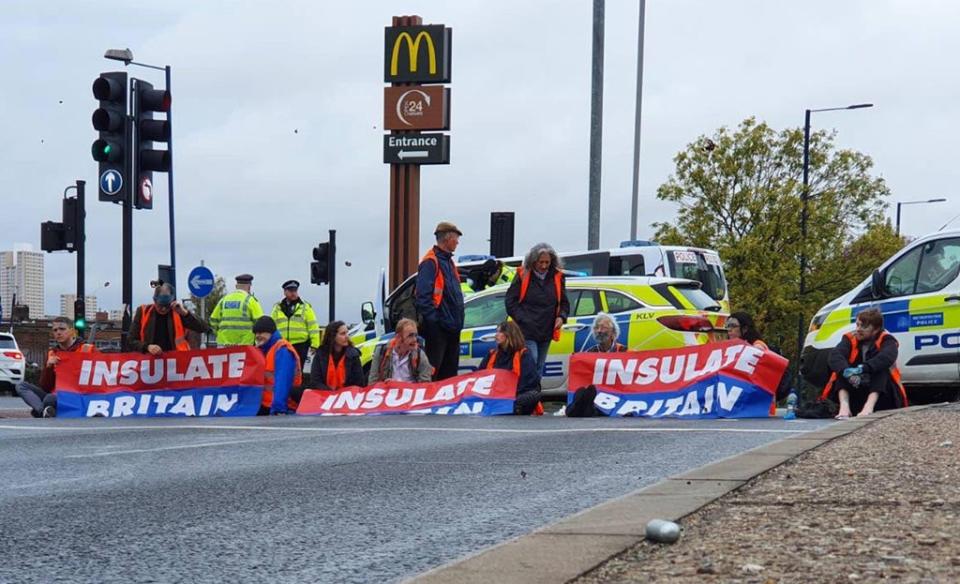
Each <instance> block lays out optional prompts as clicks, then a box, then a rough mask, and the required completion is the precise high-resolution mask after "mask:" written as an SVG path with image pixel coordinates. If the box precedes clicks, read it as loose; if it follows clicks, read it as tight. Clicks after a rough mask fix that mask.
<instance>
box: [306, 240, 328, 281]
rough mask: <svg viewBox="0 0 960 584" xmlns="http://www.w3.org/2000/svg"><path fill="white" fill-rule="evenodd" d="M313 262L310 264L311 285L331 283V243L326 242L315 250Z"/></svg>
mask: <svg viewBox="0 0 960 584" xmlns="http://www.w3.org/2000/svg"><path fill="white" fill-rule="evenodd" d="M313 259H314V260H315V261H313V262H312V263H311V264H310V283H312V284H327V283H329V282H330V267H331V265H330V264H331V262H330V242H328V241H324V242H323V243H321V244H318V245H317V247H315V248H313Z"/></svg>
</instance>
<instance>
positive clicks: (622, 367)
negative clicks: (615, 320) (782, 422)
mask: <svg viewBox="0 0 960 584" xmlns="http://www.w3.org/2000/svg"><path fill="white" fill-rule="evenodd" d="M786 368H787V360H786V359H784V358H783V357H781V356H780V355H777V354H776V353H774V352H772V351H767V350H763V349H759V348H757V347H754V346H753V345H749V344H747V343H745V342H743V341H739V340H737V341H724V342H721V343H711V344H709V345H696V346H692V347H683V348H680V349H663V350H657V351H639V352H631V353H577V354H575V355H573V356H571V358H570V377H569V380H568V384H567V387H568V393H567V403H568V404H569V403H572V402H573V396H574V393H575V391H576V390H577V389H579V388H581V387H586V386H588V385H593V386H595V387H596V388H597V397H596V399H595V400H594V402H593V405H594V407H595V408H596V409H597V411H599V412H602V413H604V414H606V415H608V416H642V417H648V418H759V417H766V416H769V415H770V407H771V404H772V403H773V401H774V399H775V396H776V392H777V386H778V385H779V384H780V378H781V377H783V374H784V371H786Z"/></svg>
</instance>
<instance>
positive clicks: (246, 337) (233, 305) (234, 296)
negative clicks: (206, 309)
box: [210, 274, 263, 347]
mask: <svg viewBox="0 0 960 584" xmlns="http://www.w3.org/2000/svg"><path fill="white" fill-rule="evenodd" d="M236 280H237V289H236V290H234V291H233V292H231V293H229V294H227V295H226V296H224V297H223V298H221V299H220V302H218V303H217V306H216V307H215V308H214V309H213V312H212V313H211V314H210V326H212V327H213V330H215V331H216V333H217V346H218V347H230V346H233V345H252V344H253V332H251V330H252V329H251V327H252V326H253V323H254V322H256V320H257V319H258V318H260V317H261V316H263V308H261V307H260V302H259V301H257V298H256V297H255V296H254V295H253V294H251V292H250V289H251V288H252V285H253V276H251V275H250V274H240V275H239V276H237V278H236Z"/></svg>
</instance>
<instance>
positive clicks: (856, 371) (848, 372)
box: [843, 365, 863, 379]
mask: <svg viewBox="0 0 960 584" xmlns="http://www.w3.org/2000/svg"><path fill="white" fill-rule="evenodd" d="M862 373H863V365H857V366H856V367H847V368H846V369H844V370H843V376H844V377H846V378H847V379H850V378H851V377H853V376H854V375H857V376H859V375H861V374H862Z"/></svg>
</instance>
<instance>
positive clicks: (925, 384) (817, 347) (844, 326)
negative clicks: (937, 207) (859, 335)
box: [800, 230, 960, 396]
mask: <svg viewBox="0 0 960 584" xmlns="http://www.w3.org/2000/svg"><path fill="white" fill-rule="evenodd" d="M868 308H879V309H880V311H881V312H882V313H883V324H884V328H886V330H887V331H888V332H890V333H891V334H893V335H894V336H895V337H896V338H897V340H898V341H899V342H900V355H899V358H898V359H897V366H898V367H899V369H900V372H901V374H902V375H903V383H904V385H905V386H906V387H907V389H908V390H910V391H911V393H913V394H914V395H916V396H920V395H922V394H924V393H932V392H934V391H940V390H944V389H948V390H949V393H952V394H954V395H956V394H957V393H958V392H960V230H953V231H945V232H939V233H934V234H932V235H927V236H926V237H922V238H920V239H917V240H915V241H912V242H910V243H909V244H908V245H907V246H905V247H904V248H903V249H901V250H900V251H898V252H897V253H896V254H894V255H893V257H891V258H890V259H888V260H887V261H886V262H884V263H883V264H882V265H881V266H880V268H879V269H877V270H875V271H874V272H873V274H872V275H871V276H870V277H869V278H867V279H866V280H864V281H863V282H861V283H860V285H858V286H857V287H855V288H854V289H852V290H850V291H849V292H847V293H846V294H844V295H843V296H841V297H840V298H837V299H836V300H834V301H833V302H830V303H829V304H827V305H826V306H824V307H823V308H821V309H820V310H819V311H818V312H817V314H816V315H815V316H814V317H813V320H812V321H811V322H810V329H809V332H808V333H807V338H806V343H805V346H804V348H803V353H802V354H801V362H800V371H801V373H802V374H803V377H804V379H806V380H807V381H808V382H810V383H811V384H813V385H814V386H816V387H823V386H824V385H825V383H826V381H827V377H828V376H829V371H828V369H827V356H828V354H829V352H830V350H831V349H833V347H835V346H836V345H837V343H839V342H840V339H841V338H842V337H843V335H844V334H845V333H848V332H850V331H852V330H853V328H854V322H855V321H856V318H857V315H858V314H859V313H860V312H862V311H863V310H866V309H868Z"/></svg>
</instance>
